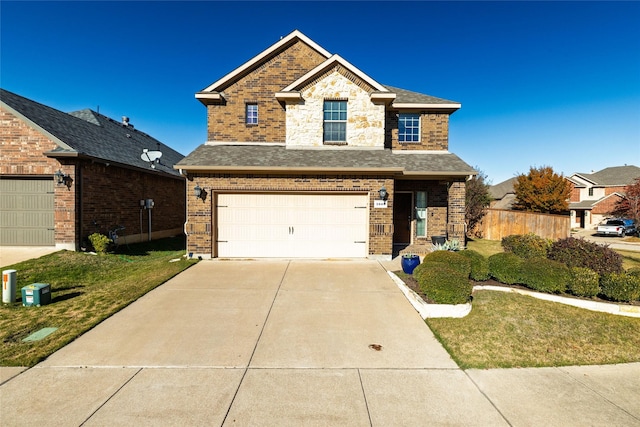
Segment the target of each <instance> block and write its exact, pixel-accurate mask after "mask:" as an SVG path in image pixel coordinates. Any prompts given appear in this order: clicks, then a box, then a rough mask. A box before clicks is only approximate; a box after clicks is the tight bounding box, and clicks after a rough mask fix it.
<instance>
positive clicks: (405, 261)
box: [400, 253, 420, 274]
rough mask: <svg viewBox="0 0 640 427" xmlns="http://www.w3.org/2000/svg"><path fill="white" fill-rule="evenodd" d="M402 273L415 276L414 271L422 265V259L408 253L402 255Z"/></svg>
mask: <svg viewBox="0 0 640 427" xmlns="http://www.w3.org/2000/svg"><path fill="white" fill-rule="evenodd" d="M400 263H401V265H402V271H404V272H405V273H406V274H413V270H414V269H415V268H416V267H417V266H418V265H420V257H419V256H418V255H416V254H413V253H407V254H404V255H402V260H401V262H400Z"/></svg>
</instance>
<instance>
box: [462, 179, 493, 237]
mask: <svg viewBox="0 0 640 427" xmlns="http://www.w3.org/2000/svg"><path fill="white" fill-rule="evenodd" d="M476 169H477V168H476ZM486 181H487V176H486V175H485V173H484V172H482V171H480V170H478V175H476V176H474V177H473V178H471V179H470V180H469V181H467V184H466V192H465V212H464V218H465V221H466V223H467V227H468V228H467V229H468V230H473V229H474V228H475V227H476V225H478V224H479V223H480V221H481V220H482V218H483V217H484V216H485V214H486V213H487V206H489V203H490V202H491V197H490V196H489V184H487V182H486Z"/></svg>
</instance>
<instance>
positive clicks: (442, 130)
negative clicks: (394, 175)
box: [385, 110, 449, 151]
mask: <svg viewBox="0 0 640 427" xmlns="http://www.w3.org/2000/svg"><path fill="white" fill-rule="evenodd" d="M399 113H400V112H399V111H398V110H388V111H387V131H386V142H385V146H386V147H387V148H391V149H393V150H433V151H441V150H444V151H446V150H448V149H449V113H434V112H424V111H423V112H420V142H402V143H401V142H398V114H399Z"/></svg>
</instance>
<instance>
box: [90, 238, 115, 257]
mask: <svg viewBox="0 0 640 427" xmlns="http://www.w3.org/2000/svg"><path fill="white" fill-rule="evenodd" d="M89 241H90V242H91V245H92V246H93V249H95V250H96V253H99V254H106V253H107V252H108V251H109V247H110V245H111V243H113V241H112V240H111V239H110V238H108V237H107V236H105V235H104V234H100V233H93V234H92V235H90V236H89Z"/></svg>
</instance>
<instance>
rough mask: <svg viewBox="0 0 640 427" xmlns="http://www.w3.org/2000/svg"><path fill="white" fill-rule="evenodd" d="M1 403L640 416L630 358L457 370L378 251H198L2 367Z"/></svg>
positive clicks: (103, 421) (339, 414) (228, 421)
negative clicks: (27, 362) (311, 254)
mask: <svg viewBox="0 0 640 427" xmlns="http://www.w3.org/2000/svg"><path fill="white" fill-rule="evenodd" d="M3 371H4V369H3ZM9 376H10V374H5V373H4V372H3V376H2V378H3V380H4V379H5V378H8V377H9ZM0 408H1V410H0V425H2V426H13V425H20V426H25V425H38V426H40V425H56V426H79V425H88V426H90V425H105V426H106V425H109V426H114V425H115V426H117V425H189V426H191V425H242V426H247V425H265V426H272V425H299V426H314V425H318V426H327V425H331V426H335V425H344V426H358V425H363V426H372V425H373V426H388V425H464V426H467V425H477V426H500V425H505V426H506V425H522V426H524V425H527V426H528V425H545V426H550V425H551V426H552V425H558V426H559V425H607V426H612V425H620V426H622V425H624V426H634V425H638V426H640V364H628V365H617V366H604V367H572V368H544V369H509V370H486V371H482V370H470V371H462V370H460V369H459V368H458V367H457V365H456V364H455V363H454V362H453V361H452V360H451V358H450V357H449V355H448V354H447V353H446V351H445V350H444V349H443V348H442V346H441V345H440V344H439V343H438V342H437V341H436V339H435V338H434V336H433V334H432V333H431V331H430V330H429V328H428V327H427V326H426V325H425V323H424V322H423V321H422V320H421V318H420V316H419V315H418V313H417V312H415V310H414V309H413V308H412V306H411V305H410V304H409V303H408V302H407V301H406V299H405V298H404V296H403V295H402V293H401V292H400V291H399V290H398V289H397V287H396V285H395V284H394V283H393V281H392V280H391V279H390V278H389V276H388V275H387V274H386V272H385V270H384V268H383V267H382V266H381V264H380V263H378V262H374V261H302V260H296V261H260V262H258V261H203V262H200V263H199V264H197V265H196V266H194V267H192V268H190V269H189V270H187V271H185V272H183V273H181V274H180V275H178V276H176V277H175V278H173V279H172V280H170V281H169V282H167V283H166V284H165V285H163V286H161V287H159V288H157V289H156V290H154V291H152V292H150V293H149V294H147V295H146V296H144V297H143V298H141V299H140V300H138V301H137V302H135V303H134V304H132V305H130V306H129V307H127V308H126V309H124V310H122V311H121V312H119V313H117V314H116V315H114V316H112V317H111V318H109V319H107V320H105V321H104V322H103V323H101V324H100V325H98V326H97V327H96V328H94V329H93V330H92V331H90V332H88V333H86V334H85V335H83V336H82V337H80V338H79V339H77V340H76V341H74V342H73V343H71V344H69V345H68V346H66V347H64V348H63V349H61V350H60V351H58V352H56V353H55V354H53V355H52V356H51V357H49V358H48V359H47V360H46V361H44V362H43V363H41V364H39V365H37V366H36V367H34V368H32V369H29V370H27V371H25V372H23V373H21V374H19V375H17V376H15V377H13V378H12V379H9V380H8V381H6V382H5V383H4V384H3V385H2V386H0Z"/></svg>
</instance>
